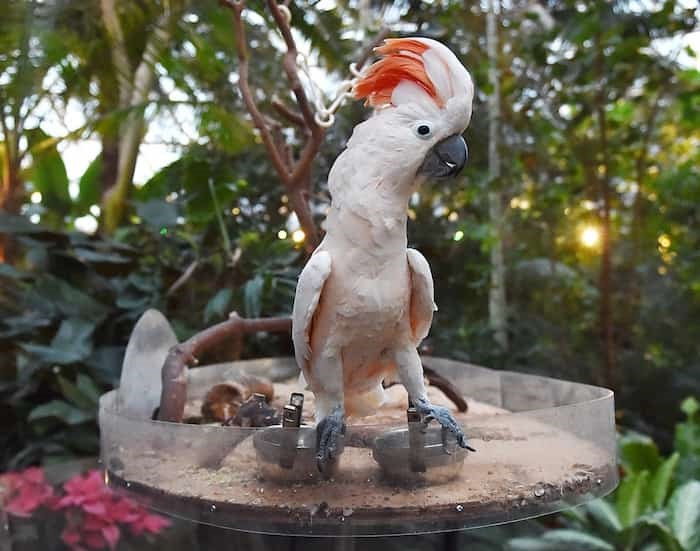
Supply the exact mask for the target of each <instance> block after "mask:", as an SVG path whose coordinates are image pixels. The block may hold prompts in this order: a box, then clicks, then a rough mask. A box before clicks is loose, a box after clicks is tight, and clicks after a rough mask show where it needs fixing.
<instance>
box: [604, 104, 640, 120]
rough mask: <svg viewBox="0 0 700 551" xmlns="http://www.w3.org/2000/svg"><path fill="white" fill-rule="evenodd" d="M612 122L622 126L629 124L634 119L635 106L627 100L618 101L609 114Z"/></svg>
mask: <svg viewBox="0 0 700 551" xmlns="http://www.w3.org/2000/svg"><path fill="white" fill-rule="evenodd" d="M608 116H609V117H610V119H611V120H614V121H615V122H619V123H620V124H627V123H629V122H630V121H631V120H632V117H634V105H633V104H632V103H631V102H629V101H627V100H618V101H617V103H615V105H614V106H613V108H612V109H611V110H610V112H609V113H608Z"/></svg>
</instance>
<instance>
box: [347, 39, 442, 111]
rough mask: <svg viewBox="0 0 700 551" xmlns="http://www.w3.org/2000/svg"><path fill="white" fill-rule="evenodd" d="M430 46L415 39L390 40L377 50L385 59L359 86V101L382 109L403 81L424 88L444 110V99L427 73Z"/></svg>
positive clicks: (360, 81) (355, 90)
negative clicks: (424, 61)
mask: <svg viewBox="0 0 700 551" xmlns="http://www.w3.org/2000/svg"><path fill="white" fill-rule="evenodd" d="M427 49H428V46H427V45H426V44H425V43H423V42H421V41H420V40H415V39H411V38H394V39H387V40H385V41H384V44H382V45H381V46H380V47H378V48H376V49H375V51H376V52H377V53H378V54H380V55H382V56H384V57H383V58H382V59H380V60H379V61H377V62H375V63H374V64H373V65H372V66H371V67H370V68H369V70H368V71H367V73H366V74H365V75H364V76H363V77H361V78H360V79H359V80H358V82H357V84H355V88H354V95H355V98H356V99H362V98H365V100H366V101H365V104H366V105H370V106H372V107H379V106H382V105H387V104H389V103H391V95H392V94H393V93H394V88H396V86H397V85H398V84H399V82H401V81H402V80H408V81H410V82H413V83H414V84H417V85H418V86H420V87H421V88H422V89H423V90H424V91H425V92H426V93H427V94H428V95H429V96H430V97H431V98H432V99H433V100H434V101H435V103H437V104H438V105H439V106H440V107H442V100H441V98H440V97H439V96H438V93H437V90H436V89H435V85H434V84H433V82H432V81H431V80H430V77H429V76H428V73H427V72H426V70H425V65H424V64H423V59H422V58H421V55H422V54H423V52H425V51H426V50H427Z"/></svg>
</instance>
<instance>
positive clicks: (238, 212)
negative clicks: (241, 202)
mask: <svg viewBox="0 0 700 551" xmlns="http://www.w3.org/2000/svg"><path fill="white" fill-rule="evenodd" d="M240 213H241V209H239V208H238V207H233V208H232V209H231V214H233V215H234V216H238V215H239V214H240Z"/></svg>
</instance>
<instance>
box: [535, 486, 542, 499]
mask: <svg viewBox="0 0 700 551" xmlns="http://www.w3.org/2000/svg"><path fill="white" fill-rule="evenodd" d="M543 495H544V488H543V487H542V486H537V488H535V497H542V496H543Z"/></svg>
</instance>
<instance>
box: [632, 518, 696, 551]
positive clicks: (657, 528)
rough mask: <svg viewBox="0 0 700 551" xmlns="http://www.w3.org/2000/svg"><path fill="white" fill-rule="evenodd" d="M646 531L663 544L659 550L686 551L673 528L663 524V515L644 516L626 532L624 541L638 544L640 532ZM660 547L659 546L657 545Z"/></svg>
mask: <svg viewBox="0 0 700 551" xmlns="http://www.w3.org/2000/svg"><path fill="white" fill-rule="evenodd" d="M641 530H644V531H647V532H650V533H651V538H646V539H654V540H657V541H658V542H660V543H661V545H660V547H659V549H661V550H663V551H684V549H683V547H682V546H681V544H680V542H679V541H678V539H676V537H675V536H674V535H673V532H672V531H671V528H670V527H669V526H668V525H667V524H666V523H665V522H663V515H654V516H652V515H644V516H642V517H640V518H639V519H638V520H637V522H635V523H634V524H633V525H632V526H630V527H629V528H627V529H626V530H625V533H624V534H623V538H622V540H623V541H626V542H628V545H627V548H629V543H630V542H632V543H636V542H638V541H639V539H640V531H641ZM657 545H658V544H657Z"/></svg>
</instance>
